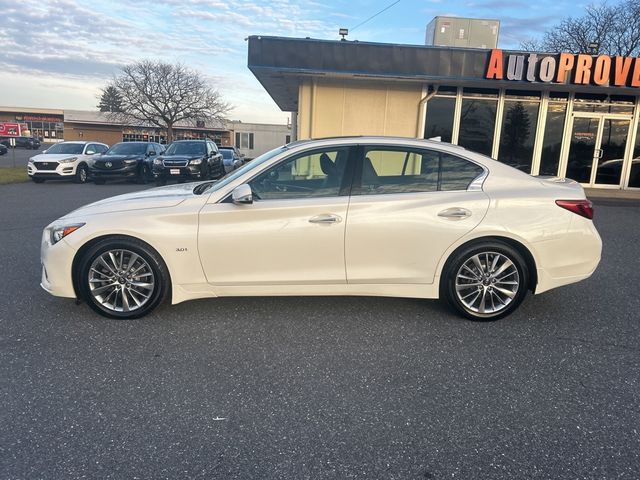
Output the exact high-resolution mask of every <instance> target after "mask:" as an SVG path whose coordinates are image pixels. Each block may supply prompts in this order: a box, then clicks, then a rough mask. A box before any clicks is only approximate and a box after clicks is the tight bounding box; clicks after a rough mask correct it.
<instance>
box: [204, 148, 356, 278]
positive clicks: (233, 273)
mask: <svg viewBox="0 0 640 480" xmlns="http://www.w3.org/2000/svg"><path fill="white" fill-rule="evenodd" d="M352 151H353V149H352V147H342V146H336V147H326V148H322V149H314V150H313V151H305V152H302V153H298V154H293V155H292V156H290V157H288V158H285V159H283V160H282V161H280V162H278V163H277V164H276V165H274V166H271V167H269V168H268V169H267V170H265V171H263V172H261V173H260V174H258V175H257V176H256V177H254V178H253V179H252V180H251V181H250V183H249V185H250V186H251V189H252V191H253V198H254V201H253V203H252V204H250V205H235V204H234V203H232V202H230V201H228V200H230V199H227V200H226V201H222V202H219V203H214V204H207V205H205V207H204V208H203V209H202V210H201V212H200V220H199V225H200V227H199V236H198V248H199V253H200V257H201V259H202V265H203V267H204V270H205V273H206V276H207V280H208V281H209V283H211V284H214V285H244V286H247V285H277V284H280V285H300V284H307V285H314V284H344V283H345V282H346V272H345V263H344V233H345V222H346V218H347V209H348V203H349V196H348V188H349V187H350V184H351V180H352V176H353V168H352V166H353V158H350V156H351V153H352ZM322 158H324V160H321V159H322ZM348 166H351V167H349V168H348Z"/></svg>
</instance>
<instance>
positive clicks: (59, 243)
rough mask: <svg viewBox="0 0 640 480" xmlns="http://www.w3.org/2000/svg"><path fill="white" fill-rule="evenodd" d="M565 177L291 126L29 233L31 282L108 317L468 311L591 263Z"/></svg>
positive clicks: (406, 142)
mask: <svg viewBox="0 0 640 480" xmlns="http://www.w3.org/2000/svg"><path fill="white" fill-rule="evenodd" d="M592 216H593V210H592V207H591V203H590V202H589V201H588V200H587V199H586V198H585V194H584V191H583V189H582V187H581V186H580V185H579V184H578V183H576V182H573V181H571V180H564V179H559V178H539V177H532V176H529V175H527V174H525V173H523V172H520V171H518V170H516V169H513V168H511V167H509V166H507V165H504V164H502V163H500V162H497V161H495V160H492V159H490V158H487V157H485V156H482V155H479V154H476V153H473V152H470V151H467V150H465V149H464V148H462V147H457V146H453V145H449V144H444V143H440V142H431V141H427V140H416V139H407V138H390V137H352V138H333V139H323V140H314V141H299V142H295V143H292V144H289V145H285V146H283V147H280V148H277V149H275V150H272V151H270V152H268V153H265V154H264V155H262V156H261V157H258V158H257V159H255V160H254V161H252V162H251V163H249V164H247V165H245V166H243V167H242V168H240V169H238V170H235V171H233V172H231V173H230V174H229V175H227V176H226V177H224V178H223V179H221V180H219V181H217V182H212V181H209V182H199V183H195V184H194V183H192V184H183V185H176V186H170V187H161V188H154V189H149V190H145V191H141V192H137V193H130V194H126V195H121V196H117V197H113V198H108V199H106V200H102V201H99V202H96V203H93V204H90V205H87V206H85V207H82V208H80V209H78V210H75V211H73V212H71V213H69V214H67V215H66V216H64V217H62V218H60V219H59V220H56V221H55V222H53V223H52V224H51V225H49V226H48V227H46V229H45V230H44V233H43V237H42V251H41V257H42V280H41V282H42V283H41V284H42V287H43V288H44V289H45V290H47V291H48V292H50V293H51V294H53V295H57V296H61V297H69V298H78V299H80V300H82V301H84V302H86V303H87V304H88V305H89V306H90V307H91V308H92V309H94V310H95V311H97V312H98V313H100V314H102V315H104V316H107V317H111V318H121V319H125V318H138V317H142V316H144V315H146V314H148V313H149V312H151V311H152V310H153V309H154V308H156V307H158V306H159V305H160V304H162V303H164V302H165V301H170V302H172V303H174V304H175V303H179V302H183V301H185V300H191V299H196V298H205V297H222V296H246V295H379V296H392V297H414V298H442V299H444V300H445V301H446V302H447V303H448V304H449V305H450V306H451V307H452V309H453V310H455V311H456V312H458V313H459V314H461V315H462V316H465V317H467V318H471V319H497V318H500V317H503V316H506V315H508V314H509V313H511V312H512V311H513V310H514V309H516V308H517V306H518V305H519V304H520V303H521V302H522V301H523V300H524V299H525V297H526V296H527V293H528V292H533V293H535V294H540V293H543V292H545V291H547V290H549V289H552V288H555V287H560V286H562V285H566V284H570V283H573V282H577V281H580V280H583V279H586V278H587V277H589V276H590V275H591V274H592V273H593V271H594V270H595V268H596V267H597V265H598V263H599V261H600V253H601V246H602V245H601V240H600V237H599V235H598V232H597V231H596V229H595V227H594V225H593V222H592V220H591V219H592Z"/></svg>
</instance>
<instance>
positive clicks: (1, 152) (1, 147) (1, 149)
mask: <svg viewBox="0 0 640 480" xmlns="http://www.w3.org/2000/svg"><path fill="white" fill-rule="evenodd" d="M8 151H9V149H8V148H7V147H5V146H4V145H2V144H1V143H0V155H4V154H6V153H7V152H8Z"/></svg>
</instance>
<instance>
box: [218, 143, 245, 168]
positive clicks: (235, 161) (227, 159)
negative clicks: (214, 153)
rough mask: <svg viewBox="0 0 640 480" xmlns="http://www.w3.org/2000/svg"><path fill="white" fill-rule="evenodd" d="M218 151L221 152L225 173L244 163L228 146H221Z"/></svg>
mask: <svg viewBox="0 0 640 480" xmlns="http://www.w3.org/2000/svg"><path fill="white" fill-rule="evenodd" d="M220 153H221V154H222V162H223V163H224V171H225V173H229V172H232V171H234V170H235V169H236V168H240V167H241V166H242V165H243V164H244V162H243V161H242V159H241V158H240V157H239V156H238V154H237V153H236V152H235V150H232V149H230V148H221V149H220Z"/></svg>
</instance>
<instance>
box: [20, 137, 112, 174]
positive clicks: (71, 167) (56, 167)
mask: <svg viewBox="0 0 640 480" xmlns="http://www.w3.org/2000/svg"><path fill="white" fill-rule="evenodd" d="M107 150H109V146H108V145H105V144H104V143H98V142H61V143H56V144H55V145H53V146H51V147H49V149H48V150H44V151H43V152H42V153H41V154H40V155H36V156H35V157H31V158H30V159H29V164H28V165H27V173H28V174H29V177H30V178H31V180H33V181H34V182H36V183H42V182H44V181H45V180H51V179H64V178H69V179H72V180H73V181H74V182H76V183H85V182H86V181H87V179H88V178H89V166H88V163H89V161H90V160H91V157H92V155H95V154H101V153H104V152H106V151H107Z"/></svg>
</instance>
